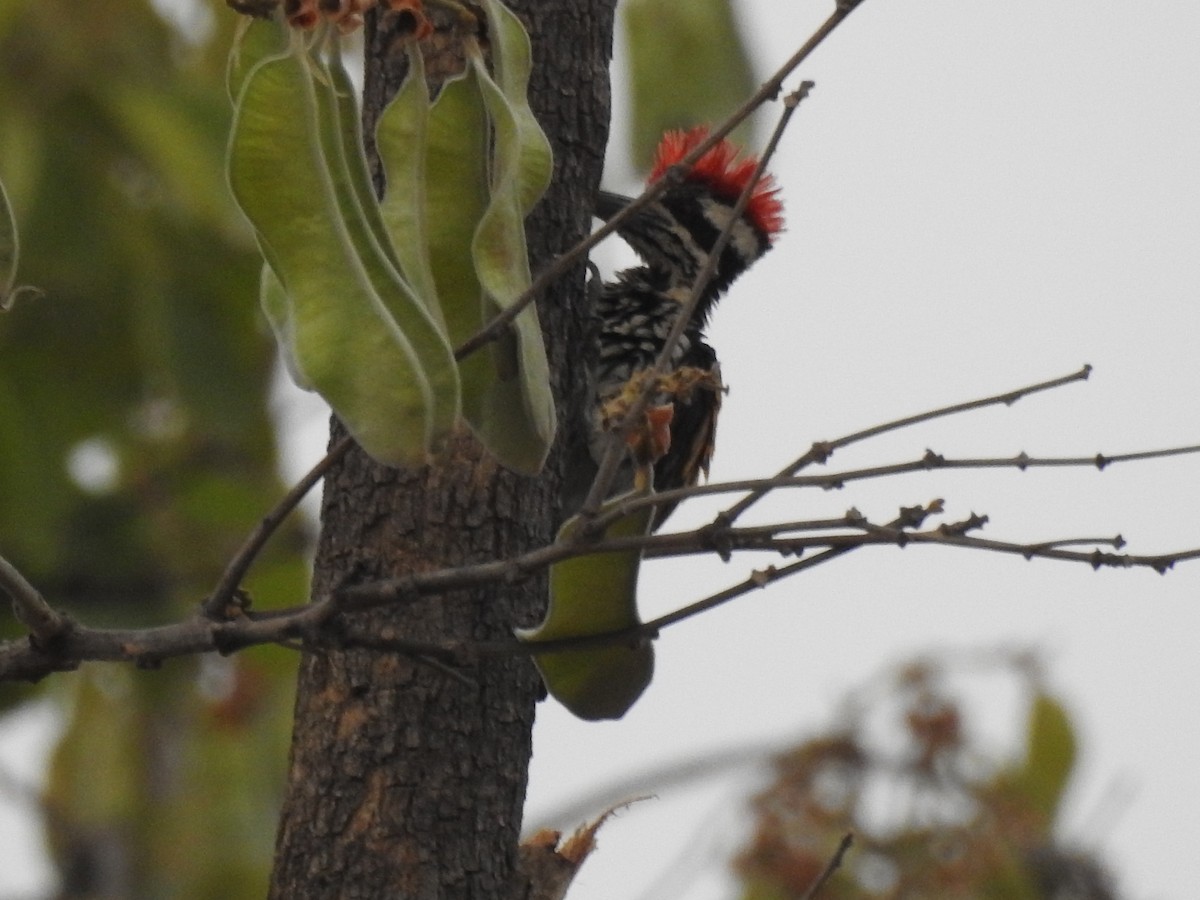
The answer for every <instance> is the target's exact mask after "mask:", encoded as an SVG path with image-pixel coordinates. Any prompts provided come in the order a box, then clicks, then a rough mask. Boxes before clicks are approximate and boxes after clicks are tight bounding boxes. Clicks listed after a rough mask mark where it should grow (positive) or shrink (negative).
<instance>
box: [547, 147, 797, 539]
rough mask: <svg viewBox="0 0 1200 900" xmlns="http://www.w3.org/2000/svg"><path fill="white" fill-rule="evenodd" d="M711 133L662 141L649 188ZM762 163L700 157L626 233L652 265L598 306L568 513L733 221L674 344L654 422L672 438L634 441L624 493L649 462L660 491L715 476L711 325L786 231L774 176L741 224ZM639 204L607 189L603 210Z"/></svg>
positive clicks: (715, 150) (761, 183) (727, 153)
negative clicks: (719, 307) (584, 444)
mask: <svg viewBox="0 0 1200 900" xmlns="http://www.w3.org/2000/svg"><path fill="white" fill-rule="evenodd" d="M707 136H708V132H707V129H706V128H703V127H700V128H694V129H692V130H690V131H672V132H668V133H667V134H666V135H665V136H664V137H663V139H662V142H661V143H660V144H659V147H658V151H657V154H656V156H655V163H654V167H653V169H652V170H651V173H650V176H649V182H650V183H651V184H652V183H654V182H656V181H658V180H659V179H661V178H662V177H664V175H665V174H666V172H667V170H668V169H670V167H671V166H673V165H674V164H675V163H677V162H679V161H680V160H682V159H683V158H684V157H685V156H686V155H687V154H688V153H690V152H691V151H692V150H693V149H695V148H696V147H697V146H698V145H699V144H700V143H702V142H703V141H704V140H705V139H706V138H707ZM757 166H758V162H757V160H755V159H752V158H741V157H739V153H738V150H737V148H736V147H735V146H734V145H733V144H732V143H730V142H729V141H721V142H719V143H718V144H716V145H715V146H713V147H712V149H710V150H709V151H708V152H707V153H705V154H704V155H703V156H701V157H700V159H699V160H698V161H697V162H696V164H695V165H694V166H693V167H692V169H691V171H690V172H688V173H687V174H686V175H685V176H684V177H683V179H682V181H680V182H678V183H676V184H672V185H671V186H670V187H668V188H667V189H666V190H665V191H664V192H663V193H662V194H660V195H659V197H658V198H657V199H656V200H655V201H654V202H652V203H650V204H649V205H647V206H645V207H643V208H642V209H641V210H640V211H639V212H637V213H635V214H634V215H633V216H632V217H630V218H629V219H626V220H625V221H624V222H623V223H622V224H621V225H620V226H619V227H618V228H617V234H618V235H620V237H621V238H622V239H624V240H625V241H626V243H628V244H629V245H630V246H631V247H632V248H633V249H634V251H636V253H637V254H638V256H639V257H641V260H642V265H640V266H638V267H636V268H632V269H626V270H625V271H622V272H619V273H618V274H617V276H616V278H615V279H614V280H613V281H610V282H608V283H606V284H604V286H603V287H602V288H601V290H600V291H599V296H598V298H597V300H596V310H595V332H594V333H595V341H594V346H593V348H592V351H593V354H594V357H593V359H592V360H591V366H590V371H589V376H590V381H591V397H590V398H589V409H588V412H587V415H588V423H587V432H588V435H589V437H588V442H589V447H588V452H587V453H586V454H576V458H577V459H578V460H581V461H580V462H579V463H578V464H576V465H572V466H570V468H571V469H572V470H573V471H569V472H568V474H567V487H566V500H565V504H564V505H565V506H566V507H567V508H568V511H573V510H574V509H576V508H578V507H579V506H580V505H581V504H582V502H583V499H584V496H586V492H587V489H588V487H589V486H590V483H591V480H592V476H593V475H594V474H595V472H596V466H597V465H598V463H599V461H600V459H602V457H603V454H604V452H605V449H606V447H607V445H608V443H609V442H608V440H606V433H607V432H608V431H609V430H611V429H612V428H613V427H615V426H616V425H618V424H619V419H620V417H621V413H622V410H623V409H624V407H625V405H626V404H625V403H623V399H624V398H628V397H632V396H635V395H636V394H637V393H638V384H639V377H640V373H646V372H647V370H649V369H650V368H652V367H653V365H654V363H655V361H656V360H657V359H658V356H659V354H660V353H661V351H662V349H663V346H664V344H665V342H666V339H667V335H668V334H669V333H670V331H671V329H672V327H673V326H674V324H675V321H676V319H678V317H679V316H680V315H681V314H682V313H683V308H684V304H686V302H687V300H688V298H689V297H690V295H691V293H692V290H693V288H694V285H695V283H696V280H697V277H698V276H699V275H700V273H701V271H702V270H703V268H704V266H705V264H706V263H707V261H708V257H709V254H710V252H711V250H712V248H713V246H714V245H715V244H716V241H717V238H718V236H719V235H720V234H721V232H722V230H723V229H725V228H726V226H729V225H730V223H731V221H732V226H731V230H730V237H729V241H728V243H727V244H726V246H725V249H724V251H723V252H722V254H721V257H720V260H719V261H718V264H717V267H716V271H715V275H714V277H713V278H712V280H711V281H710V282H709V283H708V285H707V286H706V287H705V288H704V291H703V293H702V294H701V295H700V298H699V302H698V303H697V304H696V307H695V309H694V311H693V312H692V314H691V316H690V317H689V319H688V321H687V324H686V326H685V327H684V331H683V335H682V338H681V339H680V341H679V342H678V344H677V345H676V346H675V348H674V352H673V355H672V357H671V366H672V368H673V370H674V373H675V374H674V376H673V378H669V379H668V380H667V381H666V382H664V383H661V384H660V385H658V386H656V389H655V391H656V392H655V394H654V395H653V396H652V400H651V404H650V407H651V411H650V416H649V421H650V423H651V424H650V425H649V426H647V427H648V429H649V430H651V431H654V430H655V429H659V430H661V431H662V432H663V435H662V438H660V439H654V438H653V437H651V438H650V439H649V440H648V441H647V440H646V438H645V436H644V435H643V436H642V437H639V438H635V439H634V440H633V441H631V454H630V455H631V456H633V457H634V459H633V460H631V461H630V462H631V463H632V464H627V465H625V466H624V467H623V471H622V474H621V477H620V478H619V479H618V483H617V484H615V485H614V487H613V493H614V494H615V493H619V492H621V491H625V490H629V489H630V488H631V487H632V486H633V484H634V480H635V479H634V474H635V470H636V468H637V467H638V464H639V463H640V464H641V468H642V470H643V471H645V470H646V469H647V468H648V466H649V464H651V463H652V464H653V473H654V488H655V490H657V491H666V490H671V489H673V488H679V487H688V486H691V485H693V484H695V483H696V481H697V480H698V479H699V477H700V473H701V472H703V473H704V474H705V475H707V474H708V466H709V461H710V460H711V458H712V452H713V443H714V439H715V436H716V427H717V414H718V412H719V410H720V406H721V396H722V393H723V390H724V389H723V386H722V382H721V370H720V365H719V364H718V362H717V354H716V351H715V350H713V348H712V347H711V346H710V345H709V344H708V342H707V341H706V339H705V335H704V329H705V326H706V325H707V323H708V319H709V317H710V315H711V314H712V312H713V309H714V308H715V306H716V303H717V301H718V300H719V299H720V297H721V295H722V294H723V293H724V292H725V290H726V289H727V288H728V287H729V286H730V285H731V284H732V283H733V281H734V280H735V279H737V277H738V276H739V275H741V274H742V272H744V271H746V269H747V268H749V267H750V265H751V264H752V263H753V262H754V261H755V260H757V259H758V258H759V257H760V256H762V255H763V254H764V253H765V252H766V251H767V250H769V249H770V247H771V244H772V242H773V240H774V238H775V236H776V235H777V234H778V233H779V232H780V231H781V230H782V228H783V205H782V203H781V202H780V200H779V195H778V193H779V192H778V188H776V186H775V183H774V180H773V179H772V178H771V177H770V176H764V177H762V178H760V179H759V180H758V181H757V183H756V184H755V185H754V187H753V188H752V190H751V193H750V198H749V202H748V203H747V204H746V207H745V210H744V212H743V213H742V215H741V216H739V217H738V218H737V220H736V221H733V210H734V206H735V205H736V203H737V200H738V197H739V196H740V195H741V194H742V192H743V190H745V188H746V187H747V185H749V183H750V179H751V178H753V177H754V171H755V169H756V168H757ZM629 202H630V200H629V199H628V198H625V197H621V196H620V195H617V194H611V193H608V192H603V191H602V192H601V193H600V195H599V197H598V200H597V205H596V214H597V215H598V216H599V217H600V218H603V219H606V220H607V219H609V218H611V217H612V216H614V215H615V214H616V213H617V212H619V211H620V210H621V209H623V208H624V207H625V206H626V205H627V204H628V203H629ZM668 427H669V435H667V434H666V429H667V428H668ZM645 430H646V429H643V431H645ZM647 443H649V444H650V446H649V447H647V446H646V444H647ZM673 509H674V504H670V505H665V506H660V507H659V508H658V511H657V513H656V516H655V519H654V525H653V527H654V528H655V529H657V528H658V527H660V526H661V525H662V523H663V522H664V520H665V519H666V518H667V516H668V515H670V513H671V511H672V510H673Z"/></svg>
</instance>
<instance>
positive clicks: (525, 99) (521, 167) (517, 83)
mask: <svg viewBox="0 0 1200 900" xmlns="http://www.w3.org/2000/svg"><path fill="white" fill-rule="evenodd" d="M483 8H484V12H485V13H486V14H487V19H488V34H489V35H491V38H492V62H493V67H494V69H495V75H496V83H497V85H498V87H499V88H500V92H501V93H502V94H503V95H504V98H505V100H506V101H507V102H508V107H509V111H510V113H511V115H512V118H513V123H514V125H515V128H516V132H517V142H518V146H519V151H518V154H517V198H518V203H519V204H520V207H521V211H522V212H523V213H525V214H526V215H528V214H529V212H530V210H532V209H533V207H534V206H535V205H536V204H537V202H538V200H540V199H541V198H542V194H544V193H546V188H548V187H549V186H550V179H551V178H552V177H553V175H554V154H553V152H552V151H551V149H550V141H549V139H548V138H547V137H546V133H545V132H544V131H542V126H541V125H539V124H538V121H537V119H536V118H535V117H534V115H533V110H532V109H531V108H530V106H529V74H530V72H532V71H533V48H532V46H531V45H530V42H529V35H528V34H527V33H526V31H525V26H523V25H522V24H521V20H520V19H519V18H517V15H516V13H514V12H513V11H512V10H511V9H509V8H508V7H507V6H505V5H504V4H503V3H500V2H499V0H483Z"/></svg>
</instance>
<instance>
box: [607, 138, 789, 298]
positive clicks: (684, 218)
mask: <svg viewBox="0 0 1200 900" xmlns="http://www.w3.org/2000/svg"><path fill="white" fill-rule="evenodd" d="M707 137H708V129H707V128H704V127H699V128H693V129H691V130H690V131H670V132H667V134H666V135H664V136H663V139H662V141H661V142H660V143H659V146H658V151H657V153H656V155H655V161H654V168H653V169H652V170H651V172H650V177H649V179H648V181H649V183H651V184H653V183H654V182H656V181H659V180H660V179H662V178H665V177H670V178H672V179H674V178H676V176H673V175H668V172H669V171H670V170H671V167H672V166H674V165H675V164H676V163H678V162H680V161H681V160H683V159H684V157H686V156H687V155H688V154H689V153H691V152H692V151H693V150H694V149H695V148H696V147H698V146H699V145H700V144H701V143H703V142H704V140H705V139H706V138H707ZM757 167H758V161H757V160H756V159H754V158H753V157H745V158H742V157H740V156H739V151H738V149H737V147H736V146H734V144H732V143H731V142H730V141H728V140H722V141H719V142H718V143H716V144H715V145H713V147H711V148H710V149H709V150H708V151H706V152H705V153H704V154H703V155H702V156H701V157H700V158H699V159H698V160H697V161H696V163H695V165H693V166H692V168H691V169H690V170H688V171H687V172H686V173H684V174H683V176H682V178H681V179H680V180H678V181H674V183H672V184H670V185H669V186H668V187H667V188H666V190H665V191H664V192H663V193H662V194H661V195H659V197H658V198H657V199H656V200H655V201H654V202H652V203H650V204H649V205H647V206H646V207H644V208H643V209H642V210H641V211H639V212H638V213H636V214H634V215H633V216H632V217H630V218H629V219H627V220H626V221H625V222H624V223H623V224H622V225H621V226H620V227H618V229H617V233H618V234H619V235H620V236H621V237H622V238H624V239H625V241H627V242H628V243H629V245H630V246H631V247H633V249H634V250H635V251H636V252H637V254H638V255H639V256H640V257H641V258H642V260H643V261H644V262H645V264H646V265H647V266H648V267H650V268H651V269H654V270H656V271H660V272H666V273H669V274H670V282H671V284H672V286H673V287H678V288H684V289H690V288H691V287H692V285H693V284H694V282H695V280H696V277H697V276H698V275H699V273H700V271H701V269H702V268H703V266H704V264H705V262H706V261H707V258H708V254H709V252H710V251H711V250H712V248H713V246H714V245H715V244H716V242H717V238H718V236H719V235H720V234H721V232H722V230H724V229H725V228H726V227H727V226H729V225H730V223H731V221H732V226H731V227H730V236H729V241H728V243H727V244H726V246H725V250H724V251H723V252H722V254H721V259H720V263H719V264H718V266H717V271H716V275H715V276H714V278H713V281H712V283H711V284H710V285H709V288H708V290H707V291H706V292H705V300H704V301H702V302H701V305H700V310H699V312H700V315H701V319H703V318H705V317H706V316H707V314H708V311H709V310H710V308H711V305H712V303H713V301H715V300H716V298H717V297H719V296H720V294H721V293H722V292H724V290H725V289H726V288H727V287H728V286H729V285H730V284H731V283H732V282H733V281H734V279H736V278H737V277H738V276H739V275H741V274H742V272H744V271H745V270H746V269H747V268H749V267H750V265H751V264H752V263H753V262H754V261H755V260H757V259H758V258H759V257H760V256H762V255H763V254H764V253H765V252H766V251H767V250H768V249H769V248H770V246H771V243H772V242H773V240H774V238H775V236H776V235H777V234H779V232H780V231H782V229H783V204H782V203H781V202H780V199H779V189H778V188H777V187H776V186H775V182H774V179H772V178H771V176H769V175H764V176H762V177H760V178H759V179H758V180H757V181H755V182H754V183H753V187H750V196H749V199H748V201H747V203H746V207H745V210H744V211H743V212H742V214H741V215H740V216H738V217H737V219H736V221H734V220H733V211H734V207H735V206H736V204H737V201H738V198H739V197H740V196H741V194H742V193H743V191H745V190H746V189H747V187H749V186H750V185H751V181H752V179H753V178H754V172H755V169H756V168H757ZM629 202H630V200H629V199H628V198H626V197H622V196H620V195H618V194H610V193H608V192H601V194H600V197H599V199H598V202H597V214H598V215H599V216H600V217H601V218H603V219H609V218H611V217H612V216H613V215H615V214H616V213H617V212H619V211H620V210H621V209H623V208H624V207H625V206H626V205H628V203H629Z"/></svg>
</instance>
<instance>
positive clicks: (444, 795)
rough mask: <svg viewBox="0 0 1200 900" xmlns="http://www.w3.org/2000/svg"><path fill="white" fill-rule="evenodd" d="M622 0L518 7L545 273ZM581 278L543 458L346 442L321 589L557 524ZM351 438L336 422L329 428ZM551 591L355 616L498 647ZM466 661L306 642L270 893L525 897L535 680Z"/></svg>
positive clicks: (593, 169)
mask: <svg viewBox="0 0 1200 900" xmlns="http://www.w3.org/2000/svg"><path fill="white" fill-rule="evenodd" d="M613 2H614V0H574V2H571V3H561V2H558V0H512V2H510V5H511V6H512V7H513V8H514V9H515V11H516V12H517V13H518V14H519V15H520V16H521V18H522V19H523V20H524V21H525V23H526V26H527V27H528V29H529V31H530V35H531V37H532V39H533V51H534V60H535V68H534V74H533V81H532V85H531V94H532V98H531V99H532V102H533V107H534V110H535V112H536V113H537V115H538V118H539V120H540V121H541V123H542V126H543V127H544V128H545V130H546V132H547V133H548V135H549V136H550V139H551V142H552V144H553V147H554V154H555V177H554V183H553V185H552V186H551V188H550V191H549V192H548V194H547V196H546V197H545V198H544V199H543V200H542V202H541V204H540V205H539V206H538V208H537V209H536V210H535V211H534V214H533V216H532V217H531V218H530V220H529V222H528V224H527V229H528V233H529V245H530V252H531V256H532V263H533V268H534V271H535V272H536V271H538V270H539V269H540V268H541V267H543V266H544V265H545V264H546V263H547V262H548V261H549V260H550V259H552V258H553V257H554V256H555V255H556V254H558V253H560V252H562V251H563V250H564V249H566V248H567V247H569V246H570V245H571V244H572V243H574V242H575V241H576V240H577V239H578V238H579V237H580V236H582V235H583V234H585V233H586V231H587V229H588V227H589V220H590V215H589V211H590V208H591V202H592V197H593V193H594V190H595V188H596V185H597V183H598V181H599V177H600V168H601V164H602V161H603V153H604V146H605V142H606V139H607V134H608V116H609V109H608V104H609V87H608V60H609V55H610V48H611V32H612V5H613ZM373 26H374V27H372V24H370V23H369V26H368V32H367V40H368V51H367V82H366V91H365V96H366V107H367V108H366V120H367V122H368V123H371V122H373V121H374V118H375V116H376V115H377V114H378V111H379V109H380V108H381V105H382V102H383V101H384V100H385V99H386V98H387V97H389V96H390V95H391V93H392V92H393V91H394V89H395V87H396V83H395V81H396V73H395V71H394V67H393V65H392V64H391V63H390V61H389V57H388V55H387V52H386V48H387V47H388V44H389V35H388V34H387V28H386V25H385V26H381V25H380V24H379V23H378V22H374V23H373ZM393 58H394V57H393ZM367 130H368V133H369V132H370V131H371V129H370V128H368V129H367ZM464 264H469V262H468V261H464ZM582 281H583V279H582V269H578V270H576V272H575V273H573V275H572V276H569V277H567V278H564V279H562V280H561V281H560V282H559V284H558V285H557V286H556V288H554V289H553V290H551V291H550V292H549V294H548V295H547V296H546V297H544V298H543V299H542V301H541V302H540V304H539V312H540V314H541V317H542V324H543V328H544V331H545V335H546V340H547V348H548V350H549V354H550V362H551V368H552V371H553V373H554V376H553V377H554V380H555V384H554V387H555V396H556V397H557V398H559V399H558V407H559V423H560V434H559V440H558V443H557V445H556V448H555V451H554V452H553V453H552V455H551V459H550V463H549V464H548V465H547V468H546V471H545V472H544V473H543V474H542V475H541V476H540V477H538V478H523V477H520V476H517V475H514V474H512V473H510V472H507V471H505V470H503V469H501V468H499V467H498V466H496V465H495V464H494V463H493V462H492V461H491V460H490V459H489V458H488V456H487V454H486V453H485V452H484V451H483V450H482V449H481V448H480V446H479V445H478V444H477V443H476V442H475V441H474V439H473V438H472V437H471V436H470V435H469V434H467V433H465V432H464V433H463V434H461V435H459V436H458V437H457V438H456V439H454V440H453V441H451V443H450V446H449V447H448V448H447V449H446V451H445V453H444V454H443V455H442V456H441V457H439V459H438V460H437V462H436V463H435V464H434V465H432V466H428V467H425V468H423V469H420V470H416V471H403V470H396V469H389V468H385V467H382V466H379V465H377V464H375V463H374V462H373V461H372V460H370V459H369V458H368V457H367V456H366V455H365V454H363V453H362V452H361V451H359V450H358V449H357V448H355V449H354V450H352V451H351V452H350V453H349V454H348V455H347V456H345V457H344V459H343V461H342V463H341V464H340V465H339V466H337V467H335V468H334V469H333V471H331V472H330V473H329V475H328V476H327V477H326V480H325V495H324V501H323V504H322V529H321V538H320V544H319V547H318V550H317V558H316V568H315V573H314V578H313V596H314V597H319V596H324V595H326V594H327V593H328V592H329V591H331V590H334V589H335V588H338V587H343V586H347V585H351V584H360V583H364V582H369V581H373V580H377V579H381V578H388V577H392V576H396V575H401V574H403V573H406V572H411V571H415V570H429V569H437V568H443V567H447V566H455V565H460V564H464V563H474V562H480V561H483V560H490V559H496V558H499V557H504V556H508V555H512V554H517V553H520V552H522V551H524V550H527V549H529V548H532V547H535V546H537V545H540V544H543V543H545V542H547V541H548V540H549V539H550V538H551V537H552V536H553V532H554V527H555V519H556V517H557V493H558V487H559V483H560V481H561V471H560V470H561V460H562V456H563V454H562V447H563V445H564V443H565V442H566V441H568V440H570V439H571V433H572V431H573V427H574V423H575V419H576V418H577V417H576V416H572V415H570V414H569V413H570V411H571V409H572V408H575V409H577V408H578V405H577V403H572V402H564V399H563V398H578V397H579V396H580V392H581V390H582V384H581V383H580V380H579V373H578V369H579V367H578V366H576V367H574V369H572V367H569V366H567V365H566V364H565V362H566V360H568V359H571V358H576V359H577V358H578V357H579V351H580V349H581V343H580V342H581V340H582V333H583V327H582V323H583V321H584V314H583V302H584V298H583V291H582ZM353 362H354V361H353V360H347V361H346V364H347V365H352V364H353ZM340 434H341V428H340V426H339V425H338V424H337V423H336V422H335V423H334V426H333V440H337V438H338V437H340ZM544 594H545V582H544V580H543V579H535V580H530V581H528V582H525V583H523V584H518V585H513V586H506V587H503V588H499V589H494V590H489V591H474V592H460V593H456V594H452V595H448V596H445V597H433V598H429V599H426V600H423V601H421V602H418V603H414V604H411V605H407V606H403V607H396V608H390V609H383V610H377V611H374V612H371V613H367V614H362V615H359V616H356V617H355V619H354V624H355V626H356V628H357V627H367V628H369V629H370V630H371V631H372V632H373V633H376V634H379V635H381V636H386V635H388V634H389V633H390V634H391V635H393V636H395V637H403V638H408V639H412V640H416V641H437V640H444V639H466V640H471V639H476V640H494V639H497V638H501V637H504V636H507V635H509V634H510V630H511V628H512V627H513V626H514V625H518V624H526V625H527V624H529V623H531V622H534V621H536V620H537V619H538V617H539V616H540V614H541V611H542V609H543V606H544V602H545V601H544ZM463 674H465V676H466V678H465V679H459V678H455V677H451V676H449V675H447V674H446V673H445V672H444V671H441V670H439V669H437V668H435V667H431V666H430V665H428V664H424V663H422V662H421V661H420V660H413V659H411V658H408V657H404V656H400V655H396V654H391V653H381V652H375V651H368V650H362V649H345V650H343V649H339V648H337V647H336V646H327V647H321V648H310V649H309V650H308V651H307V652H306V653H305V656H304V659H303V662H302V665H301V672H300V680H299V685H298V693H297V698H296V713H295V716H296V718H295V726H294V734H293V740H292V752H291V765H290V771H289V776H288V786H287V794H286V798H285V802H284V808H283V812H282V817H281V821H280V826H279V833H278V840H277V846H276V859H275V871H274V873H273V876H272V884H271V896H272V897H275V898H297V897H305V898H326V897H364V898H367V897H369V898H378V897H395V898H459V897H462V898H490V897H498V898H519V897H522V896H524V893H525V887H524V885H523V883H522V879H521V878H520V877H519V873H518V872H517V870H516V845H517V836H518V831H519V828H520V822H521V808H522V803H523V800H524V795H525V782H526V776H527V772H528V765H529V756H530V746H531V745H530V733H531V729H532V725H533V717H534V704H535V701H536V699H537V696H538V693H539V683H538V678H537V674H536V672H535V670H534V668H533V666H532V664H531V663H530V662H529V661H528V660H527V659H504V660H485V661H484V662H482V663H481V664H480V665H479V666H478V667H475V668H472V669H470V670H467V671H465V672H464V673H463Z"/></svg>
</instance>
